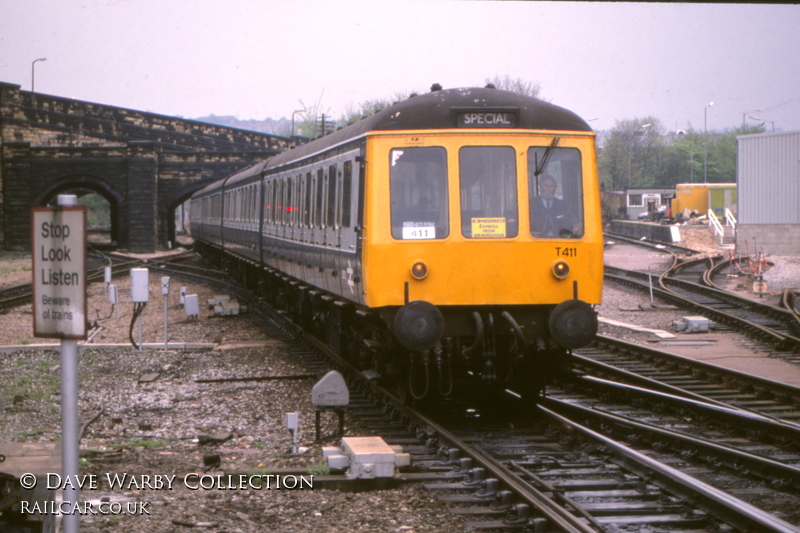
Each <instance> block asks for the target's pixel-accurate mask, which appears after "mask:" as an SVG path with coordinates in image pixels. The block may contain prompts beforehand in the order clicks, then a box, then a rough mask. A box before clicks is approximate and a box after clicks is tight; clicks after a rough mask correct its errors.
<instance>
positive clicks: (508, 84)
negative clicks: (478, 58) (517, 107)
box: [486, 74, 542, 98]
mask: <svg viewBox="0 0 800 533" xmlns="http://www.w3.org/2000/svg"><path fill="white" fill-rule="evenodd" d="M486 84H487V85H489V84H492V85H494V86H495V88H496V89H502V90H504V91H511V92H512V93H518V94H522V95H525V96H531V97H533V98H538V97H539V93H540V92H541V90H542V86H541V85H540V84H539V82H538V81H528V80H523V79H522V78H513V79H512V78H511V76H509V75H508V74H506V75H505V76H494V77H491V78H486Z"/></svg>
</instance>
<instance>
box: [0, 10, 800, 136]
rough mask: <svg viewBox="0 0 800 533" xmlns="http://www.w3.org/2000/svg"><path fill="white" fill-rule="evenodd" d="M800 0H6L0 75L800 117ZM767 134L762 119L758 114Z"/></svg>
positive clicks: (690, 121)
mask: <svg viewBox="0 0 800 533" xmlns="http://www.w3.org/2000/svg"><path fill="white" fill-rule="evenodd" d="M798 51H800V7H798V6H796V5H764V4H727V5H726V4H722V5H720V4H673V3H669V4H658V3H601V2H592V3H581V2H538V1H537V2H493V1H471V2H466V1H444V0H441V1H430V0H426V1H419V2H416V1H407V2H404V1H400V0H392V1H383V0H369V1H364V2H355V1H349V0H337V1H308V0H281V1H272V0H227V1H225V2H222V1H220V0H26V1H22V0H0V81H3V82H8V83H14V84H18V85H21V86H22V89H24V90H30V89H31V64H32V61H33V60H35V59H38V58H47V61H44V62H38V63H36V65H35V69H36V70H35V89H36V92H41V93H46V94H51V95H57V96H63V97H68V98H75V99H78V100H85V101H90V102H98V103H103V104H109V105H114V106H119V107H127V108H132V109H137V110H142V111H150V112H153V113H160V114H165V115H176V116H182V117H186V118H196V117H201V116H206V115H209V114H212V113H213V114H215V115H235V116H237V117H238V118H240V119H250V118H254V119H263V118H265V117H272V118H280V117H287V118H288V117H291V115H292V112H293V111H294V110H297V109H301V108H302V105H301V103H300V101H301V100H302V102H304V103H305V104H307V105H311V104H315V103H317V102H320V103H321V105H322V108H323V109H322V110H323V111H327V112H328V113H330V114H331V115H333V116H334V117H339V116H340V115H341V114H343V113H344V112H345V111H346V110H347V109H348V107H351V108H352V107H355V105H356V104H358V103H359V102H362V101H365V100H369V99H378V98H389V97H391V96H392V95H394V94H395V93H397V92H410V91H427V90H428V89H429V88H430V86H431V84H432V83H440V84H441V85H442V86H444V87H445V88H453V87H465V86H482V85H483V84H484V82H485V80H486V79H487V78H489V77H493V76H495V75H509V76H511V77H512V78H521V79H525V80H530V81H536V82H539V83H540V84H541V94H540V96H541V97H542V98H544V99H546V100H548V101H550V102H552V103H554V104H556V105H560V106H563V107H566V108H569V109H571V110H573V111H575V112H577V113H578V114H579V115H581V116H582V117H583V118H585V119H595V118H596V120H593V121H592V122H591V124H592V126H593V127H594V128H595V129H599V130H602V129H610V128H612V127H614V125H615V123H616V121H619V120H625V119H633V118H637V117H645V116H647V115H653V116H655V117H657V118H659V119H661V121H662V123H663V124H664V126H666V127H667V128H669V129H671V130H674V129H675V128H676V127H677V128H678V129H687V128H688V127H689V126H690V125H691V126H692V127H694V128H696V129H700V130H702V129H703V120H704V110H705V108H706V106H707V105H708V104H709V103H710V102H714V105H713V107H710V108H708V111H707V119H708V129H709V130H713V129H717V130H723V129H725V128H729V127H735V126H741V124H742V120H743V117H745V119H744V120H745V121H746V122H747V123H749V124H756V123H757V122H756V121H753V120H750V119H747V118H746V117H747V116H751V115H752V116H758V117H760V118H761V119H762V120H767V121H773V122H774V123H775V128H776V129H783V130H785V131H790V130H800V61H798V59H797V54H798ZM766 126H767V128H768V129H770V128H771V127H772V125H771V124H770V123H769V122H766Z"/></svg>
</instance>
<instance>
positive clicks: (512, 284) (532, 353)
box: [362, 128, 603, 391]
mask: <svg viewBox="0 0 800 533" xmlns="http://www.w3.org/2000/svg"><path fill="white" fill-rule="evenodd" d="M364 174H365V183H364V187H365V188H364V193H365V202H364V205H365V210H364V227H363V243H362V253H363V256H362V257H363V274H364V275H363V288H364V289H363V290H364V299H365V303H366V304H367V305H368V306H369V307H370V308H371V309H373V310H376V311H377V312H378V313H380V315H381V317H382V318H383V319H384V321H385V322H386V323H387V324H388V325H389V327H390V328H391V329H392V330H393V333H394V335H395V337H396V338H397V339H398V341H399V343H400V344H401V345H402V346H403V347H404V348H405V349H406V350H407V351H408V353H409V354H410V358H411V360H410V361H409V363H408V364H409V365H412V366H413V365H415V364H424V365H430V364H431V363H430V361H429V359H430V358H434V357H435V358H436V359H437V366H438V368H439V369H441V368H442V361H441V359H442V358H445V359H447V363H448V364H451V365H452V364H455V361H456V360H460V359H463V362H464V365H463V366H464V368H463V369H465V370H466V371H467V372H468V373H469V375H472V376H478V378H479V379H482V380H483V381H485V382H497V383H498V384H500V385H502V386H503V387H506V386H510V385H508V383H507V382H508V381H509V380H508V377H509V376H510V375H511V374H516V375H517V377H522V376H524V378H523V381H525V382H527V383H528V384H531V383H534V385H532V386H533V387H534V388H535V389H536V390H538V389H540V388H541V386H542V383H543V380H544V379H545V374H548V373H549V374H552V373H553V372H555V371H557V369H559V368H560V369H562V370H563V369H564V368H568V364H567V363H568V356H567V350H568V349H571V348H576V347H580V346H583V345H585V344H587V343H588V342H589V341H590V340H591V338H593V337H594V335H595V333H596V331H597V318H596V315H595V313H594V311H593V309H592V307H591V306H592V305H593V304H599V303H600V301H601V296H602V280H603V235H602V226H601V215H600V200H599V187H598V183H597V167H596V158H595V138H594V133H593V132H591V131H586V132H584V131H581V132H576V131H535V130H519V129H496V128H493V129H491V131H487V130H485V129H469V128H453V129H450V130H435V131H425V130H419V131H400V132H379V133H374V134H371V135H369V136H368V139H367V143H366V158H365V173H364ZM415 354H416V355H415ZM442 354H444V355H442ZM414 357H417V359H418V361H417V362H415V361H414ZM413 374H414V373H413V372H410V375H412V376H413ZM417 375H422V374H421V372H417ZM428 385H429V384H428ZM411 387H412V391H413V387H414V385H413V384H411ZM523 387H524V385H523ZM417 390H427V389H426V384H421V385H418V387H417Z"/></svg>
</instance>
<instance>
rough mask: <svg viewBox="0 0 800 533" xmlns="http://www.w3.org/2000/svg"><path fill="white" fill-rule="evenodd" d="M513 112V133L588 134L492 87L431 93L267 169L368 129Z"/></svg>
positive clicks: (537, 104)
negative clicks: (570, 132)
mask: <svg viewBox="0 0 800 533" xmlns="http://www.w3.org/2000/svg"><path fill="white" fill-rule="evenodd" d="M470 112H472V113H476V112H484V113H485V112H496V113H503V112H506V113H511V114H513V116H514V125H513V126H512V127H513V128H514V129H529V130H556V131H582V132H591V131H592V128H591V127H590V126H589V125H588V124H587V123H586V121H584V120H583V119H582V118H580V117H579V116H578V115H576V114H575V113H573V112H572V111H569V110H568V109H564V108H563V107H559V106H556V105H553V104H551V103H549V102H545V101H544V100H540V99H538V98H532V97H530V96H524V95H521V94H518V93H514V92H511V91H503V90H500V89H491V88H465V89H448V90H438V91H431V92H429V93H425V94H422V95H418V96H412V97H411V98H408V99H407V100H403V101H401V102H397V103H395V104H394V105H392V106H390V107H388V108H386V109H384V110H383V111H380V112H378V113H375V114H374V115H372V116H370V117H367V118H365V119H362V120H360V121H358V122H356V123H355V124H352V125H350V126H347V127H345V128H342V129H340V130H338V131H336V132H334V133H331V134H330V135H326V136H325V137H322V138H320V139H317V140H315V141H312V142H310V143H308V144H304V145H302V146H300V147H297V148H294V149H292V150H288V151H286V152H283V153H280V154H278V155H276V156H275V157H272V158H270V159H269V160H268V161H267V165H266V167H265V170H267V169H270V168H274V167H279V166H282V165H285V164H287V163H291V162H293V161H296V160H298V159H302V158H303V157H306V156H309V155H312V154H315V153H317V152H320V151H322V150H325V149H326V148H328V147H330V146H335V145H337V144H340V143H343V142H346V141H347V140H349V139H353V138H356V137H359V136H361V135H363V134H365V133H368V132H371V131H395V130H432V129H453V128H457V127H467V126H465V125H463V124H459V120H460V117H461V116H463V114H464V113H470Z"/></svg>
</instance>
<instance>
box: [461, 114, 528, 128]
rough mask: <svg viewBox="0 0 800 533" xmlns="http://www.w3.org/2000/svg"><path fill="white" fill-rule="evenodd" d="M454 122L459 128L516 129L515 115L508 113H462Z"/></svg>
mask: <svg viewBox="0 0 800 533" xmlns="http://www.w3.org/2000/svg"><path fill="white" fill-rule="evenodd" d="M456 120H457V123H458V127H459V128H516V127H517V114H516V113H514V112H510V111H463V112H460V113H458V114H457V115H456Z"/></svg>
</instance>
